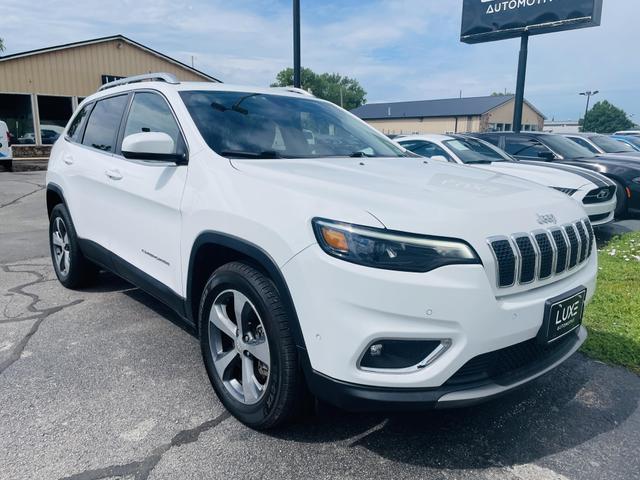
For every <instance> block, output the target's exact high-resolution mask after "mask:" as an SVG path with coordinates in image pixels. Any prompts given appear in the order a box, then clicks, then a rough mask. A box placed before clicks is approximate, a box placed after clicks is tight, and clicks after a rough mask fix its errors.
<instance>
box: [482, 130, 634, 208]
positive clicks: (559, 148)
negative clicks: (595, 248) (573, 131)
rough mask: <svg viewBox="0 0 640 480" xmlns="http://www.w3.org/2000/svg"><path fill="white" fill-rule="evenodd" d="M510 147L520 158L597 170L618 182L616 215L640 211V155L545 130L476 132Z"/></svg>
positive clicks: (505, 147) (508, 150) (515, 155)
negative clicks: (594, 147)
mask: <svg viewBox="0 0 640 480" xmlns="http://www.w3.org/2000/svg"><path fill="white" fill-rule="evenodd" d="M474 136H475V137H478V138H482V139H483V140H486V141H488V142H491V143H493V144H494V145H496V146H498V147H500V148H502V149H503V150H506V151H507V152H508V153H510V154H511V155H513V156H514V157H516V158H517V159H518V160H521V161H527V162H538V164H539V162H553V163H554V168H555V167H557V165H558V164H567V165H575V166H577V167H583V168H587V169H589V170H595V171H596V172H599V173H602V174H603V175H605V176H607V177H609V178H610V179H611V180H613V181H614V182H616V185H617V187H618V191H617V196H618V206H617V207H616V217H617V218H620V217H622V216H624V215H625V214H626V213H627V212H628V211H635V212H640V159H638V158H637V157H624V156H620V155H615V156H612V155H596V154H594V153H593V152H591V151H589V150H587V149H586V148H584V147H582V146H580V145H578V144H577V143H575V142H573V141H571V140H569V139H568V138H566V137H563V136H562V135H554V134H551V133H542V132H523V133H514V132H491V133H479V134H474Z"/></svg>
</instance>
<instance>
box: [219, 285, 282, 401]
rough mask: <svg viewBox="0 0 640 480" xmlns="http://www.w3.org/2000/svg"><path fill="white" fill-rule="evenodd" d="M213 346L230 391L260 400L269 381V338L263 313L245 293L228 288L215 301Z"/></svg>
mask: <svg viewBox="0 0 640 480" xmlns="http://www.w3.org/2000/svg"><path fill="white" fill-rule="evenodd" d="M209 348H210V349H211V356H212V359H213V364H214V366H215V369H216V373H217V374H218V377H219V378H220V379H221V380H222V383H223V385H224V388H225V389H226V390H227V392H229V393H230V394H231V395H232V396H233V397H234V398H235V399H236V400H238V401H239V402H242V403H244V404H245V405H254V404H256V403H257V402H258V401H260V399H262V397H263V396H264V394H265V391H266V386H267V383H268V381H269V369H270V366H271V358H270V353H269V342H268V339H267V335H266V333H265V328H264V325H263V323H262V320H261V319H260V315H259V314H258V312H257V311H256V308H255V307H254V306H253V304H252V303H251V302H250V301H249V299H248V298H247V297H246V296H245V295H244V294H243V293H241V292H239V291H237V290H233V289H229V290H225V291H223V292H221V293H220V294H218V296H217V297H216V299H215V300H214V301H213V308H212V309H211V313H210V314H209Z"/></svg>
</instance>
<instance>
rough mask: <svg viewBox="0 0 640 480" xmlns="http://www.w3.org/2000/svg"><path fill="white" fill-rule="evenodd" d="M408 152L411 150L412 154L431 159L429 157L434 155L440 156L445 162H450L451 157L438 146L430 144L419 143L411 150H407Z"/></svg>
mask: <svg viewBox="0 0 640 480" xmlns="http://www.w3.org/2000/svg"><path fill="white" fill-rule="evenodd" d="M408 150H411V151H412V152H413V153H417V154H418V155H420V156H421V157H429V158H431V157H435V156H436V155H441V156H443V157H444V158H446V159H447V160H451V157H450V156H449V154H448V153H447V152H445V151H444V150H443V149H442V148H441V147H439V146H438V145H436V144H434V143H431V142H421V143H420V144H418V145H416V146H415V147H413V148H408Z"/></svg>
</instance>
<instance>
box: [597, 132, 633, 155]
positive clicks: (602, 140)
mask: <svg viewBox="0 0 640 480" xmlns="http://www.w3.org/2000/svg"><path fill="white" fill-rule="evenodd" d="M590 140H591V141H592V142H593V143H595V144H596V145H597V146H599V147H600V148H601V149H602V150H604V151H605V153H628V152H634V151H635V150H634V149H633V147H632V146H631V145H627V144H626V143H622V142H619V141H618V140H614V139H613V138H611V137H607V136H605V135H595V136H593V137H590Z"/></svg>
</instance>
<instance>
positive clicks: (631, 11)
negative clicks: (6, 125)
mask: <svg viewBox="0 0 640 480" xmlns="http://www.w3.org/2000/svg"><path fill="white" fill-rule="evenodd" d="M33 3H36V5H33ZM461 3H462V2H461V1H460V0H429V1H424V0H393V1H391V0H377V1H366V0H362V1H361V2H357V1H355V0H352V1H349V2H345V1H328V0H326V1H322V2H312V1H311V0H303V2H302V8H303V12H302V13H303V32H302V48H303V64H304V65H305V66H308V67H310V68H313V69H314V70H318V71H335V72H339V73H342V74H344V75H348V76H353V77H356V78H358V79H359V80H360V81H361V83H362V84H363V85H364V87H365V89H366V90H367V91H368V92H369V95H368V97H369V100H371V101H381V100H407V99H425V98H437V97H454V96H457V95H458V93H459V91H460V90H462V91H463V94H464V95H465V96H472V95H485V94H489V93H491V92H492V91H494V90H498V91H502V90H503V89H505V88H506V89H508V90H511V91H512V90H513V89H514V87H515V73H516V64H517V50H518V41H517V40H509V41H503V42H494V43H489V44H484V45H472V46H470V45H464V44H461V43H460V42H459V39H458V36H459V22H460V10H461ZM2 9H3V30H2V33H1V34H0V35H1V36H2V37H4V39H5V43H6V45H7V47H8V51H7V52H6V53H13V52H16V51H22V50H30V49H33V48H40V47H44V46H48V45H55V44H61V43H68V42H74V41H78V40H84V39H87V38H93V37H99V36H105V35H112V34H115V33H123V34H125V35H127V36H130V37H131V38H133V39H134V40H137V41H139V42H141V43H144V44H146V45H149V46H150V47H152V48H155V49H157V50H160V51H162V52H165V53H167V54H169V55H172V56H175V57H176V58H177V59H179V60H182V61H184V62H187V63H189V62H190V60H191V56H192V55H193V56H195V62H196V67H197V68H200V69H202V70H205V71H207V72H209V73H211V74H212V75H214V76H216V77H219V78H222V79H223V80H225V81H227V82H231V83H245V84H260V85H266V84H269V83H270V82H271V81H273V79H274V77H275V75H276V73H277V72H278V71H279V70H281V69H282V68H285V67H287V66H289V65H291V54H292V47H291V35H292V27H291V12H290V2H289V1H282V0H280V1H278V0H237V1H234V2H225V1H222V0H154V1H141V0H119V1H118V0H113V1H110V2H105V1H103V0H100V1H99V0H85V1H84V2H82V3H79V2H75V1H74V2H71V1H67V0H61V1H59V2H45V1H41V0H38V1H37V2H32V4H31V5H30V6H29V8H25V5H24V0H5V1H4V2H3V7H2ZM639 16H640V2H638V1H637V0H611V1H608V2H605V7H604V15H603V26H602V27H599V28H592V29H585V30H580V31H572V32H565V33H559V34H552V35H545V36H539V37H533V38H532V39H531V42H530V57H529V58H530V61H529V74H528V80H527V82H528V83H527V96H528V98H529V99H530V100H532V101H533V102H534V103H535V104H536V105H537V106H538V107H539V108H540V109H541V110H543V111H544V112H545V113H547V114H548V115H549V116H556V117H562V116H564V117H576V116H577V115H578V114H579V113H580V112H581V111H582V110H581V108H582V105H583V104H582V98H581V97H579V96H578V95H577V93H578V92H579V91H581V90H584V89H587V88H589V89H599V90H601V92H602V94H601V98H608V99H610V100H612V101H613V102H614V103H616V104H618V105H620V106H621V107H623V108H625V109H627V110H628V111H629V112H630V113H636V114H637V116H638V117H640V95H637V93H636V89H637V87H636V84H637V80H636V78H637V77H638V74H640V66H638V62H636V61H635V59H633V58H632V56H631V55H632V52H633V45H635V43H637V40H636V39H635V38H634V35H633V32H632V31H631V28H632V27H631V22H630V20H629V19H633V18H638V17H639Z"/></svg>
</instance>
